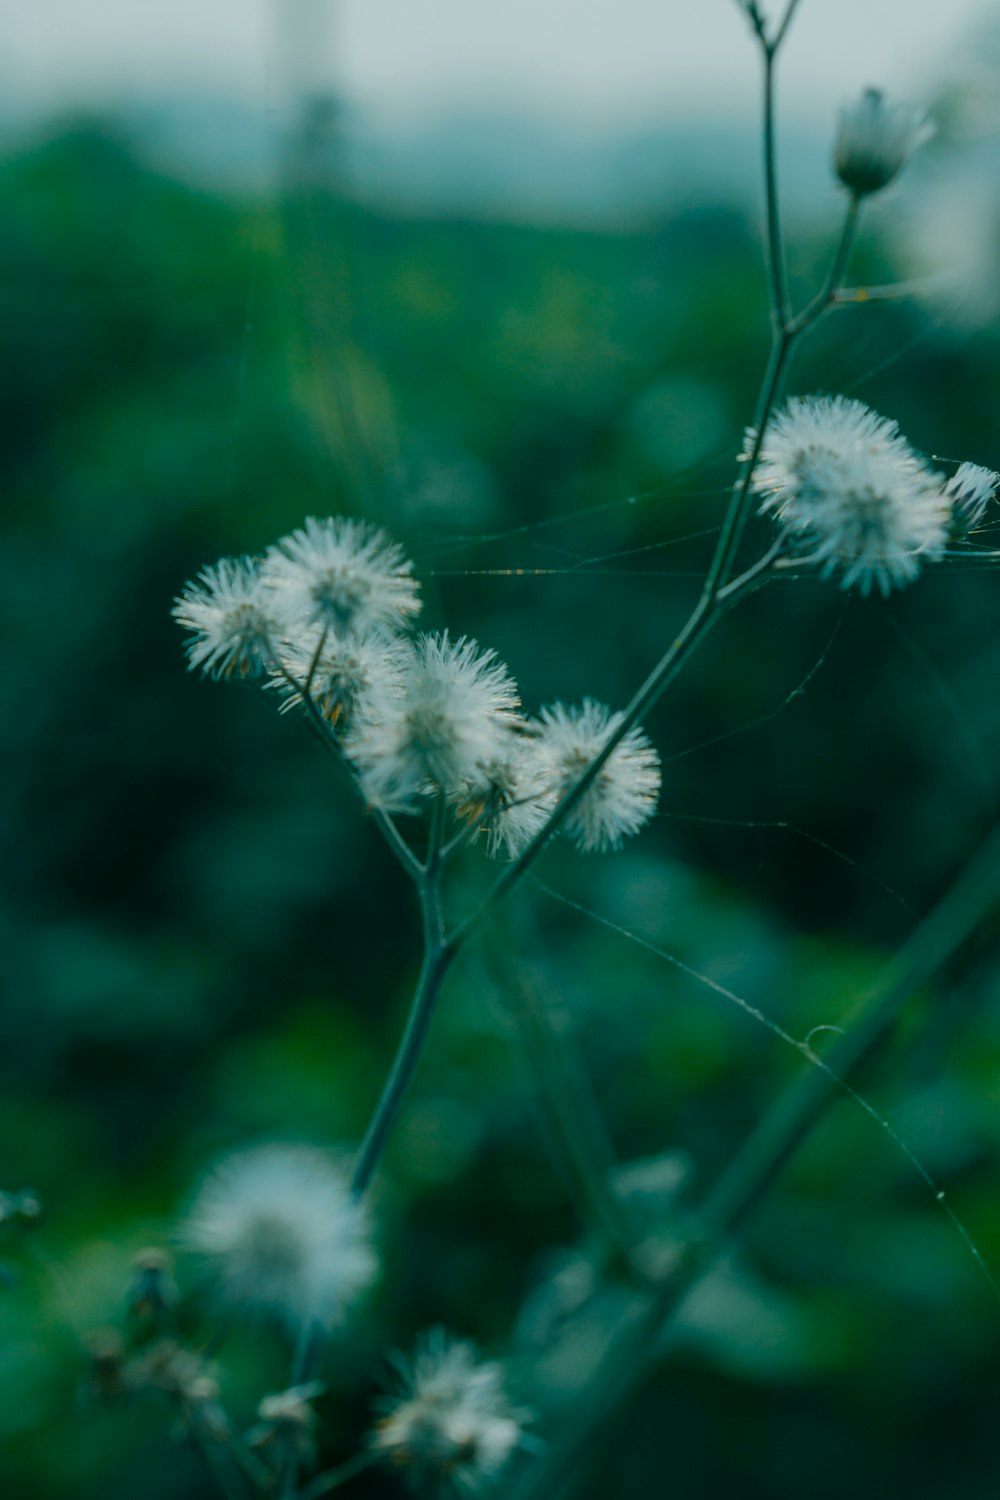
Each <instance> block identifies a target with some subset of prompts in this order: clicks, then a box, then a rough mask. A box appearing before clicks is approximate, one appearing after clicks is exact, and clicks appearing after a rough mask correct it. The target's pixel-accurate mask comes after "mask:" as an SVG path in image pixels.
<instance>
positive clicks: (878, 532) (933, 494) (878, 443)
mask: <svg viewBox="0 0 1000 1500" xmlns="http://www.w3.org/2000/svg"><path fill="white" fill-rule="evenodd" d="M752 446H753V433H748V434H747V452H748V453H749V451H750V450H751V449H752ZM753 486H754V488H755V489H756V490H757V492H758V493H759V494H760V495H762V496H763V499H762V502H761V507H760V508H761V511H762V512H764V513H767V514H770V515H772V516H774V518H775V520H776V521H777V522H778V524H779V526H780V527H781V528H782V530H783V531H784V533H785V535H786V538H787V540H788V542H789V544H790V545H791V546H792V547H794V549H795V550H796V552H798V553H799V554H800V555H804V558H805V560H807V561H809V562H813V563H818V564H819V565H820V566H821V568H822V570H823V573H824V576H827V575H829V574H831V573H834V572H840V574H841V575H842V577H841V584H842V587H843V588H845V589H847V588H852V587H855V586H857V588H859V589H860V591H861V592H862V593H863V594H867V593H869V592H870V590H871V587H872V585H873V584H877V586H878V587H879V588H880V589H881V591H882V593H883V594H888V593H890V591H891V590H892V589H893V588H902V587H904V586H905V585H906V584H907V583H910V582H912V580H913V579H914V578H916V576H917V574H918V573H919V572H920V569H921V566H922V564H923V563H924V562H928V561H934V560H935V559H937V558H939V557H940V556H941V553H942V551H943V549H944V546H945V544H946V542H947V539H948V527H949V502H948V500H947V498H946V496H945V494H944V491H943V488H942V482H941V476H940V475H939V474H935V473H934V472H933V471H932V470H930V469H928V468H927V466H926V465H925V464H924V463H923V461H922V460H921V459H920V458H919V457H918V456H917V454H916V453H914V451H913V449H912V448H911V447H910V445H909V444H908V443H907V441H906V439H905V438H903V437H902V436H901V435H900V433H899V430H898V428H897V426H896V423H895V422H892V421H890V420H888V419H887V418H885V417H880V416H879V415H878V414H877V413H876V412H873V411H871V410H870V409H869V408H868V407H867V406H865V405H864V404H863V403H862V402H860V401H850V400H848V399H847V398H846V397H844V396H807V397H802V398H799V397H793V399H792V400H791V401H789V402H788V404H787V406H785V408H784V409H783V410H782V411H781V412H779V413H778V415H777V416H776V417H775V418H774V420H773V421H772V423H771V424H770V426H769V427H768V429H767V431H766V433H765V435H764V441H763V444H762V446H761V452H760V457H759V459H758V462H757V466H756V468H755V469H754V474H753Z"/></svg>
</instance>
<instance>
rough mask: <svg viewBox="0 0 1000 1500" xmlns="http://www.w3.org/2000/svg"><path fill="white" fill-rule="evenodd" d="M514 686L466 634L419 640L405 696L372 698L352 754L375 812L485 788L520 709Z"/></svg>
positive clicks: (410, 658)
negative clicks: (425, 797) (490, 768)
mask: <svg viewBox="0 0 1000 1500" xmlns="http://www.w3.org/2000/svg"><path fill="white" fill-rule="evenodd" d="M517 702H518V700H517V688H516V686H515V684H514V681H513V678H512V677H511V676H510V673H509V672H508V671H507V668H506V667H505V666H504V665H503V664H502V663H501V662H500V661H498V660H497V657H496V653H495V652H493V651H484V650H482V649H481V648H480V647H479V646H478V645H477V644H476V642H475V641H471V640H467V639H466V638H465V637H464V636H463V637H462V638H461V639H460V640H457V641H451V640H449V638H448V635H447V633H445V634H444V635H423V636H419V637H418V638H417V640H416V642H415V643H414V645H413V648H412V649H411V650H410V651H408V652H407V655H406V659H405V662H404V667H403V673H402V691H401V692H393V693H391V694H372V696H371V698H370V699H369V700H368V701H367V702H366V704H365V705H364V710H363V712H362V713H360V714H359V715H358V718H357V721H356V723H355V725H354V728H353V731H352V733H351V736H350V738H349V741H348V746H347V748H348V753H349V754H350V756H351V758H352V759H353V760H354V763H355V765H356V766H357V768H358V773H359V775H360V777H361V783H362V786H363V788H364V791H365V795H366V796H367V797H368V799H369V801H370V802H371V803H372V804H373V806H376V807H383V808H386V809H391V810H395V811H412V810H413V809H414V807H415V806H416V803H417V801H418V799H419V798H420V797H421V796H422V795H423V794H425V793H427V792H430V791H434V790H435V789H437V790H440V791H442V792H444V793H445V795H446V796H449V797H450V796H455V795H457V794H461V793H464V792H465V791H466V790H467V789H470V788H479V789H482V790H485V788H486V785H487V782H486V767H488V766H489V765H490V764H491V763H492V762H493V761H494V760H495V759H496V758H497V756H498V754H499V753H500V751H501V749H502V746H503V743H504V741H505V738H506V736H507V735H508V734H509V732H510V724H511V718H512V715H513V713H514V711H515V709H516V708H517Z"/></svg>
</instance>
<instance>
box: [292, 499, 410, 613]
mask: <svg viewBox="0 0 1000 1500" xmlns="http://www.w3.org/2000/svg"><path fill="white" fill-rule="evenodd" d="M412 571H413V564H412V563H411V562H409V561H408V559H407V558H406V556H405V555H404V553H403V549H402V547H400V546H399V544H398V543H397V542H394V541H392V540H391V539H390V538H389V537H387V536H386V534H385V532H384V531H380V530H379V529H378V528H377V527H374V526H369V525H367V523H365V522H363V521H352V520H349V519H348V518H346V517H344V516H330V517H327V518H326V519H325V520H322V521H318V520H316V518H315V517H314V516H310V517H309V518H308V520H307V521H306V523H305V525H304V526H302V527H300V528H299V530H298V531H293V532H292V533H291V535H290V536H286V537H283V538H282V540H281V541H280V542H278V543H276V545H275V546H273V547H272V548H271V549H270V551H269V552H268V554H267V556H266V558H265V559H264V566H263V570H262V576H263V579H264V582H265V584H266V585H267V586H268V587H269V588H270V589H272V590H273V592H274V594H275V595H276V597H277V598H278V600H279V601H280V609H281V613H282V616H283V617H284V618H285V619H288V620H290V621H296V620H299V621H301V622H302V623H303V624H304V625H317V626H320V627H321V628H323V629H326V630H329V631H331V632H332V633H333V634H335V635H343V634H345V633H347V632H357V631H363V630H373V629H375V630H379V629H381V630H389V631H395V630H400V629H402V628H403V627H404V626H405V625H406V624H408V622H409V621H410V620H411V619H413V618H414V616H416V615H417V614H418V613H419V611H420V599H419V597H418V589H417V584H416V581H415V579H413V578H412V577H411V576H410V575H411V573H412Z"/></svg>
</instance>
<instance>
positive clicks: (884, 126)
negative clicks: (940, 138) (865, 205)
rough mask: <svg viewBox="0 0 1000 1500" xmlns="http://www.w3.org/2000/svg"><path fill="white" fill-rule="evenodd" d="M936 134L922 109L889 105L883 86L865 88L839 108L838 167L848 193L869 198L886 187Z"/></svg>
mask: <svg viewBox="0 0 1000 1500" xmlns="http://www.w3.org/2000/svg"><path fill="white" fill-rule="evenodd" d="M932 134H933V130H932V128H931V126H930V124H929V123H928V120H927V117H926V116H925V115H924V113H923V111H922V110H919V109H916V108H915V107H914V106H913V105H911V104H899V103H897V104H889V103H887V101H886V98H885V95H884V94H883V93H882V92H881V91H880V90H879V89H865V90H864V92H863V93H862V95H861V97H860V98H859V99H857V100H856V101H855V103H853V104H849V105H846V106H845V107H844V108H843V109H842V110H841V112H840V125H839V128H838V130H837V138H836V141H835V143H834V149H833V165H834V170H835V171H836V173H837V176H838V177H839V178H840V180H841V182H842V183H843V184H844V186H845V187H846V188H847V189H848V190H849V192H851V193H853V194H854V196H855V197H856V198H865V197H867V196H868V195H869V194H870V193H878V192H880V191H881V190H882V188H885V187H888V186H889V183H890V182H892V181H893V180H894V179H895V178H896V177H898V176H899V173H900V172H901V171H902V170H903V168H904V167H905V166H906V163H907V162H908V161H909V159H910V157H911V156H912V155H913V153H914V151H915V150H916V149H917V147H918V146H919V145H921V144H922V142H924V141H925V140H927V139H928V137H929V136H930V135H932Z"/></svg>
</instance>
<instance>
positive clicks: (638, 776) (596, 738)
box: [539, 698, 661, 852]
mask: <svg viewBox="0 0 1000 1500" xmlns="http://www.w3.org/2000/svg"><path fill="white" fill-rule="evenodd" d="M621 722H622V715H621V714H620V713H612V712H611V710H610V709H609V708H605V707H604V705H603V704H602V703H597V702H595V700H594V699H593V698H585V699H584V701H583V703H582V704H581V705H580V707H567V706H566V705H565V704H563V703H556V704H554V705H553V706H552V707H551V708H543V709H542V714H541V725H540V734H539V744H540V747H541V750H542V753H543V755H544V757H545V760H546V762H547V765H548V774H549V778H550V786H551V787H552V790H553V792H554V794H555V796H556V798H557V799H558V798H561V797H563V796H564V795H565V794H566V793H567V792H568V791H569V790H570V788H571V787H573V786H574V785H575V784H576V782H577V781H579V779H580V776H581V775H582V774H583V772H584V771H585V770H586V769H587V767H588V766H589V765H590V763H591V761H592V760H593V759H594V758H595V757H596V756H597V754H598V753H599V752H600V751H601V750H602V749H603V748H604V746H605V744H606V743H607V741H608V738H609V737H610V736H611V735H612V734H613V733H614V731H615V730H616V729H617V728H618V726H619V725H620V724H621ZM660 779H661V778H660V758H659V756H658V755H657V753H656V751H655V749H654V748H653V746H652V744H651V743H650V741H649V739H648V738H647V736H646V735H645V734H644V733H643V732H642V730H641V729H638V728H633V729H630V730H629V731H628V733H627V734H626V735H625V738H624V739H623V740H622V742H621V744H619V745H617V746H616V747H615V749H614V750H613V751H612V753H611V755H610V756H609V757H608V759H607V760H606V761H605V763H604V765H603V766H602V767H601V769H600V771H599V772H598V773H597V776H596V777H595V779H594V781H593V782H592V783H591V785H590V786H589V787H588V788H587V790H586V791H585V792H584V794H583V796H582V797H581V798H580V800H579V802H577V804H576V806H575V807H574V808H573V809H572V811H571V812H570V813H569V815H568V816H567V818H566V821H565V823H564V824H563V830H564V831H565V832H566V833H567V834H568V835H569V836H570V838H571V839H572V840H573V842H574V843H575V844H576V846H577V848H578V849H582V850H583V851H584V852H589V851H592V850H593V851H599V850H604V849H617V848H618V847H619V845H620V844H621V841H622V839H623V838H624V837H626V835H628V834H633V833H638V831H639V829H640V828H642V826H643V825H644V824H645V823H646V822H647V821H648V820H649V819H650V818H651V817H652V815H653V813H654V811H655V810H656V802H657V798H658V796H659V793H660Z"/></svg>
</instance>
